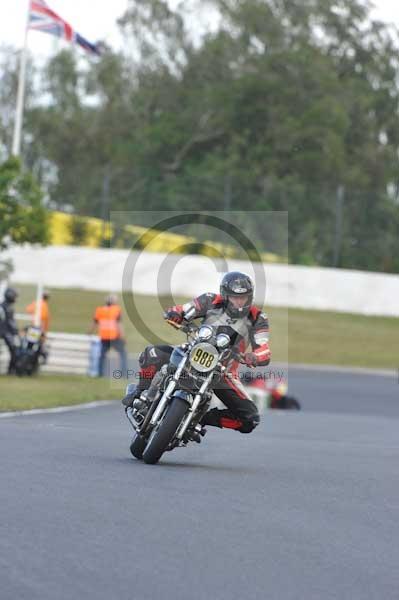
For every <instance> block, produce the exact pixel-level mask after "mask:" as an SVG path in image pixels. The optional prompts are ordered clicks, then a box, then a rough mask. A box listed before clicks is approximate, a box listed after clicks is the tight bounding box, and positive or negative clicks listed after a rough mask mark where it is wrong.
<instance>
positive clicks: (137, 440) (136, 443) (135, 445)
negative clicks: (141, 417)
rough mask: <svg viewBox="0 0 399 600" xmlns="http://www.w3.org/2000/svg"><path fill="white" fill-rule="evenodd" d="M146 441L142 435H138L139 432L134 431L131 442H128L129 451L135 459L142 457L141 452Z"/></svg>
mask: <svg viewBox="0 0 399 600" xmlns="http://www.w3.org/2000/svg"><path fill="white" fill-rule="evenodd" d="M146 443H147V440H146V439H145V438H144V437H143V436H142V435H140V434H139V433H136V434H135V435H134V437H133V439H132V443H131V444H130V452H131V453H132V455H133V456H134V458H137V460H141V459H142V458H143V452H144V448H145V446H146Z"/></svg>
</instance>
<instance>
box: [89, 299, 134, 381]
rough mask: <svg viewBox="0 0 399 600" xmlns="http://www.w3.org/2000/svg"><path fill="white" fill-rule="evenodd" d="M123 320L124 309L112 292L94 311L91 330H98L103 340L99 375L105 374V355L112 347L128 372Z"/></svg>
mask: <svg viewBox="0 0 399 600" xmlns="http://www.w3.org/2000/svg"><path fill="white" fill-rule="evenodd" d="M121 320H122V309H121V307H120V306H119V304H118V299H117V297H116V296H115V295H114V294H111V295H110V296H108V297H107V298H106V300H105V305H103V306H97V308H96V310H95V313H94V318H93V326H92V329H91V332H90V333H95V332H97V334H98V336H99V338H100V340H101V351H100V357H99V367H98V376H99V377H102V376H103V375H104V362H105V357H106V354H107V352H108V351H109V350H110V349H111V348H114V350H116V351H117V352H118V354H119V358H120V368H121V371H122V374H126V370H127V357H126V349H125V340H124V336H123V330H122V325H121Z"/></svg>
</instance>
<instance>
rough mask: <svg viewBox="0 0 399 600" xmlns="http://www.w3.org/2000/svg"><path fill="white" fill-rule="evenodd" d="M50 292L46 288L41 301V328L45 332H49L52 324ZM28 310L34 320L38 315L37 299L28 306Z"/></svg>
mask: <svg viewBox="0 0 399 600" xmlns="http://www.w3.org/2000/svg"><path fill="white" fill-rule="evenodd" d="M49 300H50V294H49V292H48V291H47V290H45V291H44V292H43V294H42V299H41V300H40V301H39V317H40V325H39V326H40V328H41V330H42V331H43V333H44V334H46V333H48V330H49V326H50V308H49ZM25 310H26V312H27V313H28V314H30V315H32V318H33V320H34V318H35V315H36V301H33V302H31V303H30V304H29V305H28V306H27V307H26V309H25Z"/></svg>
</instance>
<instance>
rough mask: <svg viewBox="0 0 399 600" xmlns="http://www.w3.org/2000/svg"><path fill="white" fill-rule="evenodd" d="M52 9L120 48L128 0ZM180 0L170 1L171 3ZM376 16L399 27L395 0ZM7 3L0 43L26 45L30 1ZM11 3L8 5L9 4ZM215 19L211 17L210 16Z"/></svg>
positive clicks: (70, 1) (51, 1)
mask: <svg viewBox="0 0 399 600" xmlns="http://www.w3.org/2000/svg"><path fill="white" fill-rule="evenodd" d="M46 1H47V4H48V5H49V6H50V8H51V9H52V10H54V11H55V12H56V13H58V14H59V16H60V17H62V18H63V19H64V20H66V21H68V22H69V24H70V25H72V27H73V28H74V29H75V30H76V31H78V32H79V33H80V34H81V35H82V36H83V37H85V38H86V39H88V40H89V41H90V42H95V41H96V40H98V39H104V40H105V41H106V42H107V43H109V44H110V45H112V46H114V47H116V48H119V47H120V46H121V44H122V39H121V36H120V34H119V32H118V28H117V26H116V23H115V22H116V19H117V18H118V17H119V16H120V15H121V14H122V13H123V12H124V11H125V9H126V7H127V4H128V2H127V0H111V1H110V0H107V1H100V2H99V1H98V0H97V1H95V0H94V1H93V0H46ZM173 2H175V3H177V0H170V3H171V4H173ZM373 3H374V5H375V10H374V11H373V13H372V14H373V17H375V18H378V19H380V20H382V21H385V22H387V23H389V22H391V23H395V24H396V25H397V26H398V27H399V10H398V7H397V2H396V1H395V0H374V2H373ZM2 4H4V6H3V10H2V14H3V15H6V14H7V18H4V19H1V20H0V44H3V43H5V44H9V45H11V46H14V47H15V48H19V47H21V46H22V45H23V40H24V30H25V23H26V15H27V11H28V4H29V0H0V6H1V5H2ZM5 5H7V6H5ZM210 19H211V17H210ZM63 43H64V42H62V41H59V40H58V39H57V38H55V37H54V36H51V35H47V34H44V33H41V32H37V31H30V32H29V36H28V47H29V49H30V50H31V51H32V52H33V53H34V54H38V55H39V56H41V57H45V56H48V55H49V54H52V53H53V52H54V51H55V50H58V49H59V48H60V46H62V45H63Z"/></svg>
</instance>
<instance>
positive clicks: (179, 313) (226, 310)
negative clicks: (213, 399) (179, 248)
mask: <svg viewBox="0 0 399 600" xmlns="http://www.w3.org/2000/svg"><path fill="white" fill-rule="evenodd" d="M253 295H254V287H253V283H252V281H251V279H250V278H249V277H248V275H246V274H244V273H240V272H236V271H233V272H230V273H227V274H226V275H225V276H224V277H223V279H222V282H221V284H220V294H212V293H206V294H202V295H201V296H199V297H198V298H194V300H192V302H188V303H187V304H184V305H176V306H173V307H171V308H169V309H168V310H167V311H166V313H165V315H164V316H165V319H167V320H169V321H173V322H175V323H181V322H182V321H183V319H184V318H185V315H186V314H187V313H189V314H190V315H191V316H190V320H191V319H196V318H201V319H202V324H209V325H212V326H214V327H217V330H218V332H219V333H221V332H224V333H227V334H228V335H229V336H230V337H231V338H232V339H234V347H235V349H236V350H238V351H239V352H240V353H241V354H243V356H244V360H243V362H244V363H245V364H246V365H247V366H249V367H257V366H265V365H268V364H269V362H270V358H271V352H270V348H269V322H268V318H267V315H265V313H263V312H262V311H261V310H260V309H259V308H257V307H256V306H254V305H253V303H252V302H253ZM248 349H249V351H247V350H248ZM172 351H173V346H167V345H158V346H147V348H145V350H144V351H143V352H142V353H141V355H140V357H139V364H140V367H141V370H140V378H139V383H138V385H137V386H136V387H135V389H134V390H132V391H131V392H130V393H128V394H127V395H126V396H125V398H123V400H122V404H123V405H124V406H125V407H128V406H132V404H133V401H134V400H135V399H136V398H139V397H140V394H141V392H143V391H144V390H145V389H148V388H149V386H150V384H151V380H152V378H153V376H154V375H155V373H156V372H157V371H158V370H159V369H160V368H161V367H162V365H164V364H165V363H167V362H169V358H170V355H171V353H172ZM214 392H215V394H216V396H217V397H218V398H219V400H221V401H222V402H223V404H224V405H225V406H226V409H222V410H220V409H216V408H214V409H212V410H210V411H209V412H208V413H206V415H205V416H204V418H203V420H202V425H211V426H214V427H223V428H228V429H235V430H238V431H240V432H241V433H250V432H251V431H253V429H255V427H256V426H257V425H258V424H259V421H260V418H259V413H258V410H257V407H256V404H255V403H254V402H252V400H251V399H250V397H249V395H248V392H247V391H246V389H245V388H244V386H243V385H242V383H241V381H240V379H239V376H238V362H237V361H233V362H232V364H231V365H230V366H229V370H228V372H227V373H226V374H225V375H224V376H223V378H222V380H221V381H220V382H218V385H217V387H216V388H215V389H214Z"/></svg>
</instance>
